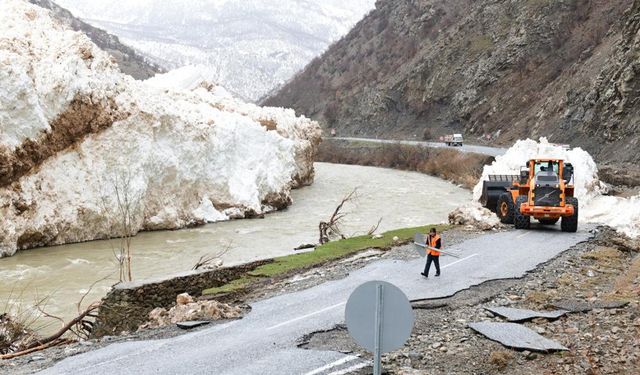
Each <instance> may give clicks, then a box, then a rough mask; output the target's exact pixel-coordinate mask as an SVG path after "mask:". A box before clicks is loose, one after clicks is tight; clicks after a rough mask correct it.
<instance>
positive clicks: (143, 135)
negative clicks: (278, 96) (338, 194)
mask: <svg viewBox="0 0 640 375" xmlns="http://www.w3.org/2000/svg"><path fill="white" fill-rule="evenodd" d="M179 79H180V77H175V76H172V75H167V76H161V77H157V78H156V79H155V82H149V83H145V82H140V81H135V80H133V79H132V78H131V77H129V76H126V75H124V74H122V73H120V72H119V70H118V69H117V66H116V65H115V63H114V61H113V60H112V58H111V57H110V56H109V55H108V54H106V53H105V52H103V51H101V50H100V49H98V48H97V47H96V46H95V45H94V44H93V43H91V41H90V40H89V39H88V38H87V37H86V36H84V35H83V34H81V33H77V32H74V31H71V30H67V29H65V28H64V27H63V26H62V25H61V24H59V23H58V22H57V21H55V20H53V19H52V18H51V17H50V15H49V13H48V12H47V11H46V10H44V9H42V8H39V7H37V6H33V5H30V4H28V3H27V2H24V1H21V0H3V1H2V2H0V82H2V85H0V256H7V255H12V254H14V253H15V251H16V250H17V249H23V248H30V247H35V246H42V245H51V244H62V243H68V242H79V241H86V240H92V239H97V238H105V237H109V236H113V235H117V234H119V233H118V232H114V231H116V229H114V228H115V226H114V225H115V224H114V223H117V222H118V215H119V210H121V209H122V206H123V204H122V203H123V201H125V200H126V201H128V202H125V203H127V209H128V210H129V211H130V212H131V215H130V217H131V219H132V227H133V231H136V232H137V231H139V230H145V229H148V230H154V229H174V228H181V227H185V226H190V225H196V224H202V223H206V222H213V221H219V220H226V219H229V218H240V217H245V216H251V215H259V214H262V213H264V212H267V211H269V210H273V209H277V208H282V207H285V206H287V205H288V204H290V203H291V198H290V194H289V193H290V189H291V188H294V187H297V186H300V185H304V184H309V183H311V182H312V181H313V158H314V154H315V150H316V146H317V144H318V143H319V141H320V130H319V127H318V125H317V124H316V123H315V122H313V121H310V120H308V119H306V118H304V117H296V116H295V114H294V112H293V111H291V110H285V109H281V108H261V107H258V106H255V105H253V104H246V103H243V102H240V101H239V100H237V99H234V98H232V97H230V96H229V95H226V94H225V93H224V91H223V90H222V89H220V88H218V87H216V86H215V85H212V84H210V83H208V82H206V81H204V80H200V81H199V82H198V84H197V85H193V86H189V87H188V89H176V88H167V86H169V87H175V86H176V85H174V84H171V81H172V80H179ZM191 83H193V82H191ZM183 86H184V85H183ZM116 193H117V194H116ZM118 198H119V199H118ZM124 198H126V199H124ZM118 202H120V203H118Z"/></svg>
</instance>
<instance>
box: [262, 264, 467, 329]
mask: <svg viewBox="0 0 640 375" xmlns="http://www.w3.org/2000/svg"><path fill="white" fill-rule="evenodd" d="M475 256H478V254H471V255H469V256H468V257H464V258H462V259H459V260H456V261H455V262H453V263H449V264H445V265H444V266H442V267H440V268H441V269H445V268H447V267H450V266H453V265H454V264H458V263H460V262H462V261H465V260H467V259H471V258H473V257H475ZM346 304H347V303H346V302H340V303H338V304H335V305H333V306H329V307H325V308H324V309H322V310H318V311H315V312H312V313H310V314H307V315H303V316H299V317H297V318H294V319H291V320H287V321H286V322H282V323H279V324H276V325H274V326H271V327H269V328H267V330H271V329H276V328H280V327H282V326H286V325H287V324H291V323H293V322H297V321H299V320H302V319H306V318H308V317H311V316H314V315H318V314H322V313H323V312H325V311H329V310H333V309H335V308H337V307H340V306H344V305H346Z"/></svg>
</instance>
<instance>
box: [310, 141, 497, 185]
mask: <svg viewBox="0 0 640 375" xmlns="http://www.w3.org/2000/svg"><path fill="white" fill-rule="evenodd" d="M316 160H317V161H322V162H328V163H341V164H356V165H365V166H372V167H384V168H393V169H401V170H406V171H416V172H421V173H426V174H429V175H432V176H436V177H439V178H442V179H445V180H448V181H451V182H454V183H456V184H459V185H462V186H464V187H466V188H468V189H471V188H473V187H474V186H475V184H476V183H477V181H478V179H479V178H480V176H481V175H482V168H483V167H484V165H485V164H489V163H491V162H492V161H493V160H494V158H493V157H492V156H487V155H481V154H474V153H465V152H460V151H458V150H454V149H445V148H442V149H441V148H425V147H420V146H411V145H403V144H399V143H398V144H385V143H372V142H364V141H363V142H351V141H344V140H333V139H328V140H325V141H324V142H323V143H322V144H321V145H320V147H319V150H318V156H317V159H316Z"/></svg>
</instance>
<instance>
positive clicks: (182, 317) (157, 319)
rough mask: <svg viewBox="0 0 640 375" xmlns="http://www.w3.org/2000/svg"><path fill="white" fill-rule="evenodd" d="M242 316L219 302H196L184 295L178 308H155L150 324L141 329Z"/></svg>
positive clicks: (236, 308)
mask: <svg viewBox="0 0 640 375" xmlns="http://www.w3.org/2000/svg"><path fill="white" fill-rule="evenodd" d="M241 315H242V310H241V309H240V308H239V307H237V306H231V305H228V304H226V303H220V302H218V301H194V300H193V297H191V296H190V295H188V294H186V293H183V294H180V295H178V296H177V297H176V306H174V307H172V308H171V309H170V310H167V309H165V308H162V307H158V308H155V309H153V310H151V312H150V313H149V322H147V323H145V324H143V325H142V326H140V329H146V328H159V327H165V326H168V325H170V324H176V323H180V322H187V321H199V320H207V321H211V320H221V319H235V318H239V317H240V316H241Z"/></svg>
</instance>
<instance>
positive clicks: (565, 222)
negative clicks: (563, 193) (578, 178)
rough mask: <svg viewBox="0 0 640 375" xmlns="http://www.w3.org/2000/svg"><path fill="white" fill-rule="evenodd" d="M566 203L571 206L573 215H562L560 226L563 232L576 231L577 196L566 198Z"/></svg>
mask: <svg viewBox="0 0 640 375" xmlns="http://www.w3.org/2000/svg"><path fill="white" fill-rule="evenodd" d="M567 204H570V205H572V206H573V215H572V216H565V217H563V218H562V221H561V222H560V227H561V228H562V231H563V232H576V231H577V230H578V198H574V197H569V198H567Z"/></svg>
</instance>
